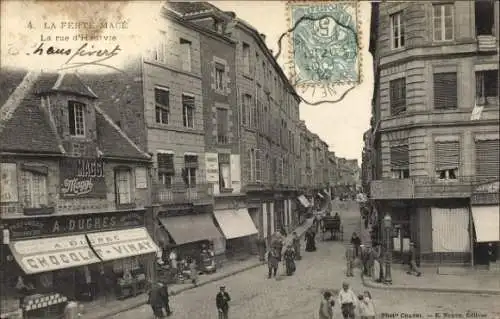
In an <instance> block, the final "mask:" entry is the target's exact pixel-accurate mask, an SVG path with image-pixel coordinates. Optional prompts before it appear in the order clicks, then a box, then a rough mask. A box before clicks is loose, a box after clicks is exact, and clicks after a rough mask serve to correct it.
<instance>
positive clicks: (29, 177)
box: [23, 167, 48, 208]
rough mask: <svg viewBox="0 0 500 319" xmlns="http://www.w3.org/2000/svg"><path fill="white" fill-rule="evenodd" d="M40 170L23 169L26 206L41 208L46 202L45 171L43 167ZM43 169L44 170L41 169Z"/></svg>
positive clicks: (46, 171)
mask: <svg viewBox="0 0 500 319" xmlns="http://www.w3.org/2000/svg"><path fill="white" fill-rule="evenodd" d="M40 168H41V169H40V170H35V169H33V170H25V171H24V172H23V175H24V204H25V206H26V207H27V208H42V207H46V206H47V204H48V193H47V173H48V170H47V168H45V167H43V168H42V167H40ZM43 170H45V171H43Z"/></svg>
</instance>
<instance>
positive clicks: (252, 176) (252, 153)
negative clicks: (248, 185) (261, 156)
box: [248, 148, 255, 181]
mask: <svg viewBox="0 0 500 319" xmlns="http://www.w3.org/2000/svg"><path fill="white" fill-rule="evenodd" d="M248 164H249V166H250V169H249V170H248V180H249V181H254V180H255V150H254V149H253V148H251V149H250V150H249V151H248Z"/></svg>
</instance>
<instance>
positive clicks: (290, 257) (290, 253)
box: [283, 244, 296, 276]
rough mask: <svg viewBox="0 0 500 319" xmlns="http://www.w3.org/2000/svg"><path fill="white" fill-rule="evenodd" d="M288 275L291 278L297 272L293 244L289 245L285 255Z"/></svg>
mask: <svg viewBox="0 0 500 319" xmlns="http://www.w3.org/2000/svg"><path fill="white" fill-rule="evenodd" d="M283 257H284V259H285V268H286V275H287V276H291V275H293V273H294V272H295V269H296V267H295V251H294V250H293V247H292V245H291V244H289V245H288V246H287V248H286V250H285V253H284V256H283Z"/></svg>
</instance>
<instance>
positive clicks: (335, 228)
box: [321, 214, 344, 240]
mask: <svg viewBox="0 0 500 319" xmlns="http://www.w3.org/2000/svg"><path fill="white" fill-rule="evenodd" d="M327 232H330V240H344V229H343V227H342V223H341V221H340V217H339V216H338V215H336V216H330V215H329V214H328V215H326V216H323V218H321V237H322V238H321V239H322V240H325V233H327Z"/></svg>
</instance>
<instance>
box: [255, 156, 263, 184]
mask: <svg viewBox="0 0 500 319" xmlns="http://www.w3.org/2000/svg"><path fill="white" fill-rule="evenodd" d="M260 153H261V152H260V150H259V149H256V150H255V180H256V181H258V182H260V181H261V180H262V169H261V158H260Z"/></svg>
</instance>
